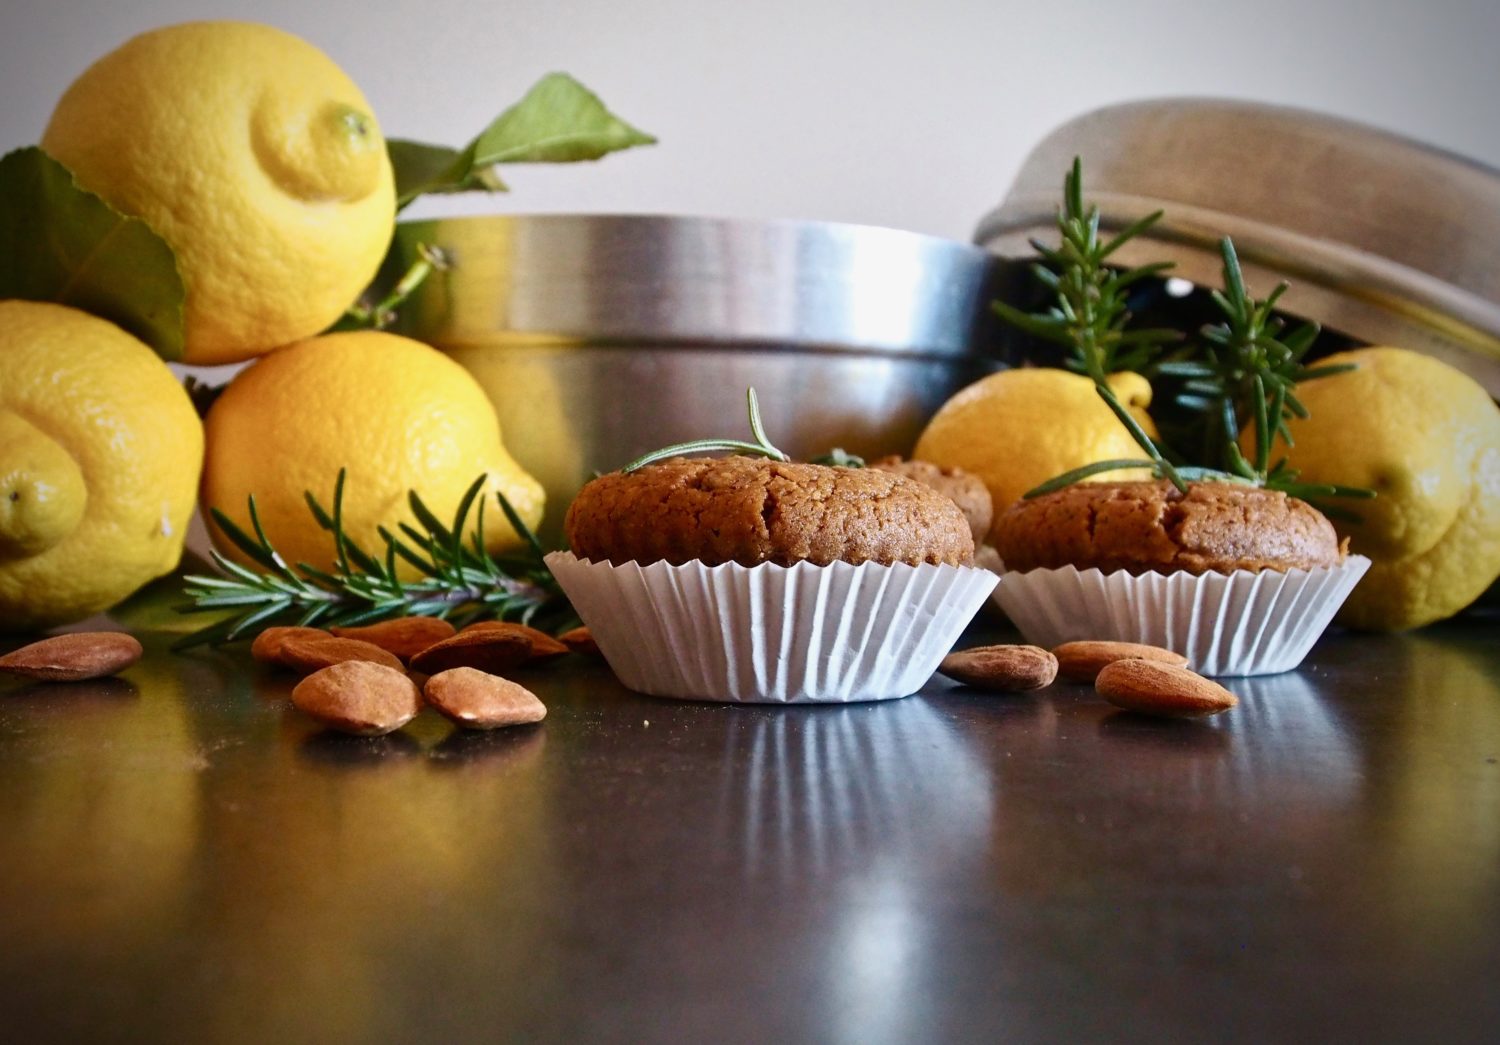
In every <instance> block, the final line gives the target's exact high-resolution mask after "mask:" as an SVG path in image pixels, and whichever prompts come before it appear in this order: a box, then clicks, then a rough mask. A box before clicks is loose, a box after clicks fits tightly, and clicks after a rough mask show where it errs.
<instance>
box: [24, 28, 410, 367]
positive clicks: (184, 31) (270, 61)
mask: <svg viewBox="0 0 1500 1045" xmlns="http://www.w3.org/2000/svg"><path fill="white" fill-rule="evenodd" d="M42 148H43V149H45V150H46V151H47V152H48V153H50V154H51V155H52V156H53V157H55V158H56V159H57V160H59V161H60V162H61V163H62V164H63V165H64V166H66V167H67V168H68V169H69V170H71V171H72V172H73V175H74V176H75V177H76V178H77V179H78V182H79V184H81V185H83V186H84V187H85V188H87V189H89V190H90V191H92V192H94V193H97V194H98V195H100V196H102V197H103V198H104V199H105V200H106V201H107V202H109V203H110V204H112V205H113V206H114V207H115V208H116V209H118V210H120V211H123V212H125V213H127V214H131V215H134V216H137V217H139V218H142V219H143V220H144V221H145V222H146V223H147V224H148V225H150V226H151V227H152V228H153V229H154V230H155V231H156V232H157V233H158V234H160V235H161V236H162V238H163V239H165V240H166V241H167V243H168V244H169V245H170V246H171V247H172V249H173V251H174V252H175V253H176V256H177V263H178V268H179V269H180V270H181V273H182V278H183V282H184V284H185V285H186V287H187V305H186V315H185V337H186V344H187V349H186V356H185V361H186V362H189V363H202V364H213V363H227V362H234V361H237V360H242V359H248V358H250V357H251V356H255V355H259V354H261V353H263V352H265V351H268V350H269V349H272V348H275V347H277V346H279V345H284V344H287V343H288V342H291V341H296V340H300V339H302V338H305V337H309V336H311V335H313V334H316V333H318V332H319V331H320V330H324V329H326V328H327V327H328V326H329V325H330V324H331V323H332V322H333V321H334V320H335V319H337V318H338V317H339V315H340V314H341V313H342V312H343V311H344V310H345V309H346V308H347V307H348V306H349V305H350V304H351V303H352V302H353V301H354V300H355V298H356V297H357V296H358V295H359V293H360V292H361V291H362V290H363V289H364V288H365V286H366V284H368V283H369V281H370V279H371V277H372V276H373V275H374V274H375V270H376V268H377V267H378V266H379V264H380V261H381V259H382V257H383V256H384V254H385V250H386V247H387V245H388V244H389V241H390V238H391V229H392V223H393V221H394V217H395V189H394V182H393V178H392V173H391V165H390V160H389V159H388V158H387V156H386V151H385V141H384V139H383V138H382V137H381V133H380V128H379V126H378V125H377V124H376V122H375V118H374V117H373V116H372V115H371V114H370V106H369V103H367V102H366V101H365V98H364V95H362V94H361V93H360V91H359V88H358V87H356V86H355V85H354V84H353V82H351V81H350V80H349V78H348V77H347V76H345V75H344V74H343V72H341V71H340V70H339V68H338V66H336V65H334V64H333V62H332V61H330V60H329V59H328V57H327V56H326V55H324V54H323V53H322V52H321V51H319V50H318V49H317V48H315V47H313V46H312V45H311V44H309V43H307V42H305V41H303V40H300V39H298V38H297V37H295V36H291V35H290V34H288V33H284V32H282V31H280V30H279V29H272V28H270V27H269V26H263V25H252V24H247V23H242V22H194V23H188V24H185V25H175V26H169V27H167V28H165V29H157V30H154V31H152V32H148V33H144V34H142V35H140V36H137V37H135V38H134V39H132V40H130V41H128V42H126V43H125V44H124V45H122V46H121V47H120V48H119V49H117V50H115V51H113V52H111V53H110V54H107V55H105V56H104V57H103V58H101V59H99V61H97V62H95V63H94V64H93V65H92V66H91V67H89V69H87V70H86V71H85V72H84V73H83V75H82V76H80V77H79V78H78V79H77V80H76V81H75V82H74V83H73V85H72V86H71V87H69V88H68V90H67V92H66V93H64V95H63V96H62V100H61V101H59V102H58V104H57V109H56V110H55V111H54V112H53V114H52V119H51V121H50V123H49V124H48V125H47V130H46V132H45V133H44V134H43V136H42Z"/></svg>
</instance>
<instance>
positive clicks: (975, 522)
mask: <svg viewBox="0 0 1500 1045" xmlns="http://www.w3.org/2000/svg"><path fill="white" fill-rule="evenodd" d="M869 466H870V467H871V468H878V469H880V470H881V471H884V472H895V473H896V474H897V475H904V476H906V477H907V478H908V479H915V480H916V481H917V482H919V483H921V484H922V485H924V486H930V487H932V488H933V489H934V490H936V491H937V492H938V493H940V494H943V495H945V496H946V497H948V498H949V499H951V500H952V501H953V503H954V504H956V505H958V508H959V511H961V512H963V513H964V518H965V519H967V520H969V534H970V535H971V536H972V537H973V538H974V547H975V548H978V547H979V546H980V545H981V544H983V543H984V541H985V539H986V538H987V537H988V536H989V533H990V524H991V523H992V522H994V519H995V501H994V498H992V497H991V496H990V490H989V487H987V486H985V485H984V480H983V479H981V478H979V476H977V475H972V474H970V473H969V472H966V471H964V470H963V469H962V468H944V467H942V466H941V465H936V464H933V463H932V462H931V461H915V460H914V461H907V460H903V459H902V458H901V457H882V458H881V459H880V460H878V461H871V462H870V465H869Z"/></svg>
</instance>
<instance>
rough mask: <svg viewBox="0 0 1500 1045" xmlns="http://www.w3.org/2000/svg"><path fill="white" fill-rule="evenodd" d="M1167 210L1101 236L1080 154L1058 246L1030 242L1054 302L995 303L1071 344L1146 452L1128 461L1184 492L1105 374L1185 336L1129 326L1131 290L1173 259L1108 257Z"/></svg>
mask: <svg viewBox="0 0 1500 1045" xmlns="http://www.w3.org/2000/svg"><path fill="white" fill-rule="evenodd" d="M1161 216H1162V212H1161V211H1156V212H1154V213H1152V214H1148V215H1146V216H1145V217H1144V218H1141V219H1140V220H1139V221H1136V222H1133V223H1131V224H1130V225H1128V226H1127V227H1125V228H1124V229H1121V230H1120V231H1119V232H1118V233H1116V234H1115V235H1114V236H1113V237H1112V238H1110V239H1109V240H1103V239H1101V238H1100V235H1099V208H1098V207H1096V206H1089V207H1085V206H1084V203H1083V164H1082V161H1081V160H1079V159H1078V158H1077V157H1074V159H1073V167H1072V169H1071V170H1070V171H1069V172H1068V174H1067V176H1066V177H1065V178H1064V179H1063V205H1062V207H1060V208H1059V209H1058V212H1057V231H1058V234H1059V236H1060V239H1061V242H1060V244H1059V246H1057V247H1056V248H1053V247H1049V246H1047V245H1046V244H1045V243H1042V242H1041V241H1040V240H1032V241H1031V246H1032V248H1033V249H1034V250H1035V251H1036V252H1037V254H1039V255H1040V256H1041V258H1042V261H1041V262H1039V263H1037V264H1035V265H1033V266H1032V272H1033V273H1034V274H1035V275H1036V277H1037V279H1039V280H1041V281H1042V282H1043V283H1044V284H1046V285H1047V286H1048V287H1050V288H1052V291H1053V293H1054V295H1055V298H1056V304H1054V305H1052V306H1051V307H1050V308H1048V309H1047V310H1046V311H1043V312H1038V313H1026V312H1022V311H1021V310H1020V309H1018V308H1015V307H1014V306H1011V305H1008V304H1006V303H1005V302H1003V301H996V302H995V303H994V306H993V307H994V309H995V311H996V312H997V313H999V315H1000V318H1002V319H1004V320H1005V321H1006V322H1007V323H1010V324H1012V325H1013V326H1016V327H1019V328H1020V329H1022V330H1024V331H1026V332H1028V333H1030V334H1033V335H1035V336H1036V337H1040V338H1045V339H1046V340H1049V341H1055V342H1058V343H1060V344H1062V345H1066V346H1067V347H1068V349H1069V350H1070V355H1069V359H1068V366H1069V367H1070V368H1071V369H1073V370H1076V371H1078V372H1080V373H1083V374H1086V375H1087V376H1088V377H1090V378H1091V379H1092V380H1093V382H1094V389H1095V391H1097V392H1098V393H1099V398H1100V399H1102V400H1104V402H1105V405H1107V406H1108V407H1109V409H1110V410H1111V411H1112V412H1113V413H1114V415H1115V417H1117V418H1119V420H1120V423H1121V424H1123V425H1124V426H1125V430H1126V431H1127V432H1129V433H1130V437H1131V438H1132V439H1134V440H1135V442H1136V445H1137V446H1139V447H1140V448H1141V449H1142V450H1143V451H1145V453H1146V457H1147V458H1148V460H1146V461H1139V462H1132V463H1131V464H1130V465H1129V466H1130V467H1148V468H1150V469H1151V471H1152V474H1154V475H1157V476H1161V477H1165V478H1167V479H1170V480H1171V482H1172V484H1173V485H1174V486H1176V487H1177V488H1178V489H1179V490H1181V491H1183V492H1184V493H1186V492H1187V480H1186V479H1184V478H1183V477H1182V475H1181V473H1180V472H1179V470H1178V469H1177V467H1176V466H1175V465H1173V463H1172V462H1171V461H1170V460H1168V458H1167V456H1166V455H1165V454H1164V453H1163V452H1162V451H1161V449H1160V448H1159V447H1158V446H1157V445H1156V443H1155V442H1154V441H1153V440H1152V439H1151V437H1150V436H1149V435H1147V434H1146V431H1145V429H1143V428H1142V427H1141V425H1140V422H1138V421H1137V420H1136V419H1135V417H1134V416H1133V415H1132V414H1131V413H1130V411H1129V410H1127V409H1126V408H1125V406H1124V404H1123V403H1121V402H1120V400H1119V397H1118V396H1116V395H1115V393H1114V389H1112V388H1110V387H1109V383H1108V381H1107V380H1106V377H1107V376H1108V375H1109V374H1111V373H1113V372H1115V371H1118V370H1140V369H1143V368H1144V367H1145V366H1146V364H1148V363H1149V362H1151V361H1152V360H1153V359H1155V357H1156V356H1157V355H1158V354H1159V352H1160V351H1161V348H1162V346H1163V345H1166V344H1167V343H1169V342H1172V341H1177V340H1180V339H1181V337H1182V335H1181V334H1180V333H1178V332H1177V331H1175V330H1128V329H1127V328H1128V326H1129V325H1130V319H1131V315H1130V309H1129V308H1128V305H1127V297H1128V295H1127V292H1128V291H1129V289H1130V288H1131V287H1132V286H1134V285H1135V284H1136V283H1138V282H1140V281H1141V280H1143V279H1147V278H1149V277H1154V276H1158V275H1160V274H1161V273H1163V272H1165V271H1167V270H1168V269H1170V268H1171V267H1172V263H1171V262H1169V261H1163V262H1158V263H1156V264H1153V265H1143V266H1140V267H1139V268H1133V269H1124V270H1120V269H1116V268H1112V267H1111V266H1110V265H1109V264H1108V262H1109V258H1110V256H1111V255H1113V254H1114V253H1115V252H1116V251H1118V250H1119V249H1120V248H1121V247H1123V246H1124V245H1125V244H1126V243H1129V242H1130V241H1131V240H1132V239H1134V238H1135V237H1136V236H1139V235H1140V234H1141V233H1143V232H1145V231H1146V230H1148V229H1149V228H1151V226H1153V225H1155V224H1156V223H1157V221H1159V220H1160V219H1161ZM1112 470H1113V469H1106V468H1100V467H1098V466H1097V465H1086V466H1085V467H1084V468H1079V469H1074V470H1073V471H1071V472H1068V473H1066V474H1065V475H1061V476H1058V477H1057V478H1056V479H1054V480H1052V482H1051V483H1047V484H1044V485H1043V486H1042V487H1037V488H1036V489H1034V490H1028V491H1027V492H1026V494H1025V496H1027V497H1036V496H1038V495H1040V494H1042V493H1044V492H1050V490H1051V489H1061V487H1063V486H1067V485H1069V484H1071V483H1075V482H1077V481H1078V480H1080V479H1085V478H1088V476H1090V475H1097V474H1099V473H1100V472H1103V471H1112ZM1052 483H1057V484H1058V485H1056V486H1053V485H1052ZM1044 487H1045V489H1044Z"/></svg>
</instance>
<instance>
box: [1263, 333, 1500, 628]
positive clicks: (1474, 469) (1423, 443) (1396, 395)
mask: <svg viewBox="0 0 1500 1045" xmlns="http://www.w3.org/2000/svg"><path fill="white" fill-rule="evenodd" d="M1319 362H1320V363H1354V364H1356V365H1357V369H1355V370H1351V371H1348V372H1346V373H1342V374H1335V375H1333V376H1331V377H1325V378H1321V379H1319V380H1316V381H1309V382H1307V383H1306V384H1305V385H1302V386H1300V387H1299V388H1298V389H1297V396H1298V398H1300V399H1301V400H1302V402H1303V404H1304V405H1305V406H1306V407H1307V409H1308V411H1309V413H1310V414H1311V415H1312V416H1311V417H1309V418H1308V419H1307V420H1296V419H1294V420H1292V421H1291V422H1290V427H1291V432H1292V438H1293V440H1294V441H1295V442H1294V445H1293V446H1292V448H1291V449H1290V450H1287V451H1286V453H1287V459H1288V461H1289V462H1290V464H1291V465H1292V467H1294V468H1296V469H1298V470H1299V471H1300V472H1301V473H1302V474H1301V478H1302V479H1303V480H1304V481H1307V482H1318V483H1338V484H1341V485H1345V486H1363V487H1368V488H1370V489H1373V490H1374V491H1375V492H1376V495H1377V496H1376V499H1375V500H1373V501H1350V502H1349V503H1348V508H1349V509H1350V510H1351V511H1353V512H1355V513H1356V514H1358V515H1359V517H1360V521H1359V522H1357V523H1355V522H1344V521H1341V520H1339V519H1334V520H1333V523H1334V526H1336V527H1337V528H1338V530H1339V532H1340V533H1341V534H1343V535H1345V536H1347V537H1348V538H1349V541H1350V548H1351V549H1352V550H1353V551H1356V552H1358V553H1360V554H1361V555H1368V556H1369V557H1370V558H1371V559H1372V560H1373V565H1372V566H1371V567H1370V572H1369V573H1368V574H1367V575H1366V576H1365V578H1364V580H1362V581H1360V583H1359V586H1358V587H1357V588H1355V589H1354V594H1353V595H1351V596H1350V597H1349V601H1348V602H1346V603H1345V604H1344V608H1343V610H1342V612H1341V613H1340V616H1339V619H1340V620H1342V621H1344V622H1345V623H1347V624H1350V625H1353V626H1354V627H1360V628H1373V629H1379V630H1396V629H1401V628H1416V627H1420V626H1421V625H1423V624H1429V623H1431V622H1432V621H1435V620H1441V619H1443V618H1444V617H1450V616H1452V615H1453V614H1455V613H1457V612H1458V611H1459V610H1461V609H1463V608H1464V607H1465V606H1467V605H1468V604H1469V603H1471V602H1473V601H1474V600H1475V599H1476V598H1478V597H1479V595H1480V594H1481V593H1482V592H1483V591H1484V590H1485V588H1487V587H1489V585H1491V584H1492V583H1494V581H1495V579H1496V577H1497V576H1500V410H1497V409H1496V407H1495V403H1494V401H1493V400H1492V399H1491V398H1490V396H1489V394H1488V393H1487V392H1485V390H1484V389H1483V388H1482V387H1480V385H1479V383H1478V382H1476V381H1475V380H1473V379H1472V378H1470V377H1468V376H1467V375H1466V374H1464V373H1462V372H1461V371H1459V370H1456V369H1454V368H1453V367H1451V366H1449V365H1448V364H1446V363H1443V362H1440V361H1438V360H1436V359H1433V358H1432V357H1431V356H1427V355H1423V354H1422V353H1420V352H1412V351H1408V350H1406V349H1401V348H1363V349H1358V350H1355V351H1352V352H1341V353H1339V354H1337V355H1332V356H1329V357H1328V358H1327V359H1326V360H1320V361H1319Z"/></svg>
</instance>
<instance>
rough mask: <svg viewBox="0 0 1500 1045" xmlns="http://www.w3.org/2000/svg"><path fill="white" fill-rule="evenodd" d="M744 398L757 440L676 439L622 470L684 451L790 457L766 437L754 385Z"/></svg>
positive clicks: (642, 466)
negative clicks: (679, 441)
mask: <svg viewBox="0 0 1500 1045" xmlns="http://www.w3.org/2000/svg"><path fill="white" fill-rule="evenodd" d="M745 400H746V402H747V403H748V405H749V408H750V434H751V436H752V437H753V438H754V439H755V442H753V443H747V442H743V441H741V440H738V439H695V440H693V441H692V442H689V443H676V444H674V445H672V446H664V447H662V448H661V449H660V450H652V451H651V452H650V453H649V454H643V455H641V456H640V457H637V458H636V459H635V460H634V461H631V462H630V463H629V464H627V465H626V466H625V467H624V468H621V469H620V471H621V472H623V473H625V474H626V475H629V474H630V473H631V472H636V471H640V470H641V469H642V468H644V467H646V466H647V465H648V464H655V463H656V462H657V461H665V460H666V459H667V458H669V457H681V456H683V455H684V454H708V453H734V454H747V455H749V456H751V457H769V458H770V459H771V460H773V461H790V460H791V458H790V457H788V456H787V455H786V454H784V453H782V452H781V451H780V450H778V449H776V447H774V446H772V445H771V441H770V440H769V439H767V438H766V429H765V426H764V425H762V424H761V420H760V401H759V400H758V399H756V397H755V389H753V388H749V389H746V390H745Z"/></svg>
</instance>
